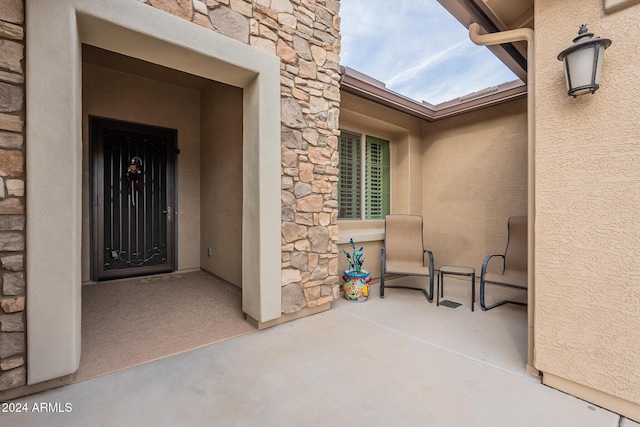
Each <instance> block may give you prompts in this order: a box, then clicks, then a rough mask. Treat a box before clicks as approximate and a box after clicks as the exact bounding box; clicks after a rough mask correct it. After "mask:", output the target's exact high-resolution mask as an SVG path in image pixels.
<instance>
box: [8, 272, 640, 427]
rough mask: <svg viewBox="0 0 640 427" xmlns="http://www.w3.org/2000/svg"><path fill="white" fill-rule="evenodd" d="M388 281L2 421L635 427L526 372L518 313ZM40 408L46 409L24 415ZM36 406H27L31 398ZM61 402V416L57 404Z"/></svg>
mask: <svg viewBox="0 0 640 427" xmlns="http://www.w3.org/2000/svg"><path fill="white" fill-rule="evenodd" d="M446 283H447V288H446V292H445V299H449V300H453V301H457V302H461V303H463V305H462V306H460V307H458V308H456V309H451V308H447V307H443V306H440V307H436V305H435V302H434V303H433V304H429V303H428V302H427V301H426V299H425V298H424V297H423V296H422V294H420V293H419V292H415V291H410V290H402V289H389V290H388V291H387V292H386V298H385V299H384V300H380V299H379V297H378V286H377V285H374V286H373V289H372V296H371V297H370V298H369V300H368V301H366V302H364V303H351V302H348V301H345V300H339V301H336V302H335V303H334V305H333V308H332V309H331V310H329V311H326V312H324V313H320V314H317V315H314V316H310V317H307V318H303V319H299V320H297V321H294V322H290V323H286V324H283V325H279V326H276V327H273V328H270V329H267V330H264V331H259V332H255V333H252V334H248V335H244V336H242V337H238V338H235V339H231V340H228V341H224V342H221V343H217V344H214V345H211V346H207V347H204V348H200V349H197V350H193V351H190V352H187V353H184V354H180V355H177V356H173V357H170V358H167V359H162V360H158V361H155V362H152V363H148V364H145V365H141V366H137V367H134V368H131V369H128V370H125V371H120V372H116V373H114V374H110V375H106V376H103V377H100V378H96V379H92V380H89V381H85V382H82V383H78V384H73V385H70V386H66V387H63V388H60V389H56V390H51V391H48V392H44V393H40V394H37V395H33V396H29V397H25V398H20V399H17V400H15V401H14V403H20V404H23V405H24V404H26V408H27V409H28V412H27V413H2V414H0V421H1V424H2V425H6V426H14V427H17V426H43V425H46V426H65V427H68V426H147V425H153V426H212V425H215V426H261V427H262V426H349V427H354V426H382V425H392V426H554V427H559V426H572V427H573V426H581V427H590V426H594V427H596V426H597V427H618V426H622V427H632V426H634V427H637V426H639V425H638V424H637V423H633V422H631V421H629V420H626V419H621V418H620V417H619V416H618V415H617V414H614V413H611V412H609V411H606V410H604V409H601V408H599V407H595V406H594V405H591V404H589V403H587V402H585V401H582V400H579V399H577V398H574V397H572V396H570V395H567V394H564V393H561V392H559V391H556V390H554V389H551V388H548V387H545V386H543V385H541V384H540V382H539V380H538V379H537V378H535V377H532V376H529V375H528V374H526V373H525V371H524V360H525V357H526V308H523V307H519V306H512V305H506V306H503V307H500V308H496V309H495V310H491V311H488V312H482V311H481V310H480V307H479V304H476V311H475V312H473V313H472V312H471V311H470V306H469V302H470V290H469V288H470V286H469V284H468V282H464V281H458V280H456V279H449V278H447V279H446ZM42 403H45V404H49V409H60V411H56V412H53V413H52V412H47V413H36V412H34V411H33V407H34V406H33V405H40V404H42ZM36 407H38V406H36ZM65 410H66V412H65Z"/></svg>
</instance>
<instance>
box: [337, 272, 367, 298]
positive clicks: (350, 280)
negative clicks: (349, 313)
mask: <svg viewBox="0 0 640 427" xmlns="http://www.w3.org/2000/svg"><path fill="white" fill-rule="evenodd" d="M369 275H370V273H369V272H368V271H366V270H362V272H361V273H353V272H350V271H349V270H344V276H342V278H343V279H344V297H345V298H346V299H348V300H349V301H356V302H361V301H366V300H367V298H368V297H369V282H370V281H371V277H369Z"/></svg>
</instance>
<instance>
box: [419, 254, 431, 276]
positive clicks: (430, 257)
mask: <svg viewBox="0 0 640 427" xmlns="http://www.w3.org/2000/svg"><path fill="white" fill-rule="evenodd" d="M424 253H425V254H427V255H429V274H431V275H433V252H431V251H429V250H427V249H425V250H424ZM422 265H424V254H423V255H422Z"/></svg>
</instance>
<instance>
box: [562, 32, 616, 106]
mask: <svg viewBox="0 0 640 427" xmlns="http://www.w3.org/2000/svg"><path fill="white" fill-rule="evenodd" d="M587 31H588V29H587V26H586V25H583V26H581V27H580V31H578V37H576V38H575V39H574V40H573V42H574V44H573V45H572V46H570V47H568V48H567V49H565V50H563V51H562V52H560V54H559V55H558V59H559V60H561V61H563V62H564V71H565V79H566V82H567V94H568V95H570V96H573V97H576V96H579V95H584V94H587V93H593V92H595V91H596V90H598V89H599V88H600V75H601V74H602V58H603V57H604V50H605V49H606V48H607V47H609V46H610V45H611V40H609V39H601V38H600V37H593V33H588V32H587Z"/></svg>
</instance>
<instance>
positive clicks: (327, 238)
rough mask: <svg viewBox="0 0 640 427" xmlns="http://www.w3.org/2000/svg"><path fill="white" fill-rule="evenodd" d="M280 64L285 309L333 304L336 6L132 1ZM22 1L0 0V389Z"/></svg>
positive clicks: (17, 290) (20, 299) (18, 223)
mask: <svg viewBox="0 0 640 427" xmlns="http://www.w3.org/2000/svg"><path fill="white" fill-rule="evenodd" d="M131 1H140V2H142V3H146V4H148V5H150V6H152V7H156V8H158V9H161V10H164V11H166V12H169V13H171V14H173V15H176V16H178V17H181V18H183V19H187V20H189V21H192V22H193V23H195V24H197V25H201V26H203V27H206V28H209V29H211V30H212V31H217V32H219V33H221V34H224V35H226V36H228V37H231V38H234V39H236V40H238V41H240V42H243V43H246V44H250V45H251V46H254V47H256V48H258V49H261V50H264V51H267V52H270V53H272V54H274V55H277V56H279V57H280V58H281V96H282V103H281V105H282V139H281V147H280V148H281V159H282V160H281V161H282V170H281V174H282V268H283V274H282V312H283V313H285V314H291V313H296V312H298V311H300V310H302V309H304V308H306V307H308V308H313V307H316V306H319V305H323V304H327V303H329V302H331V301H333V300H334V299H335V298H337V297H338V292H339V288H338V276H337V270H338V259H337V253H338V248H337V244H336V241H337V237H338V227H337V181H338V169H337V164H338V153H337V144H338V138H337V136H338V134H339V131H338V114H339V106H340V91H339V78H340V76H339V65H338V64H339V51H340V35H339V26H340V18H339V16H338V11H339V8H340V2H339V0H253V1H252V0H206V1H200V0H131ZM23 61H24V0H2V2H0V263H1V266H2V271H1V277H2V294H1V296H0V304H1V311H0V390H6V389H9V388H13V387H17V386H20V385H23V384H25V383H26V369H25V357H26V352H25V312H24V307H25V277H24V272H23V258H24V254H25V252H24V251H25V236H24V224H25V207H24V180H25V171H24V144H23V141H24V135H23V127H24V121H25V117H24V115H25V113H24V82H25V76H24V68H23V66H24V64H23Z"/></svg>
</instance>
